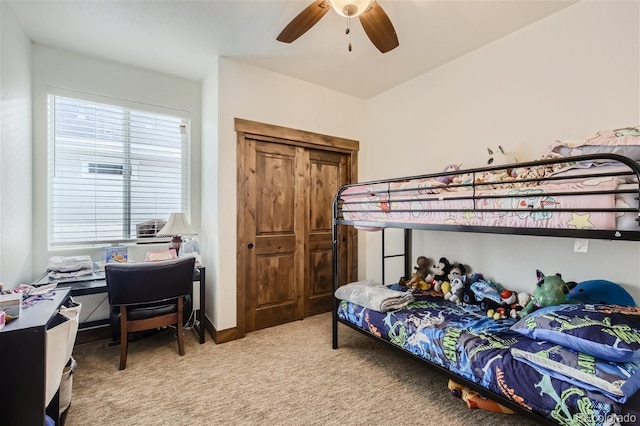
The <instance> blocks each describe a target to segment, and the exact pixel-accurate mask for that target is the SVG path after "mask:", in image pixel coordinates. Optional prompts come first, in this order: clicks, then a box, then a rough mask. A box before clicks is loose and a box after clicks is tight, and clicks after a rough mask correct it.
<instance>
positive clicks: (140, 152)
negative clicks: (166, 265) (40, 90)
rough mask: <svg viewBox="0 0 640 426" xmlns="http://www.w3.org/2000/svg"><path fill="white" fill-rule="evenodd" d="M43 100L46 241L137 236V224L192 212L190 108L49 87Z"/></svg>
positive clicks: (116, 239) (98, 241)
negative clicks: (46, 113)
mask: <svg viewBox="0 0 640 426" xmlns="http://www.w3.org/2000/svg"><path fill="white" fill-rule="evenodd" d="M48 107H49V212H48V213H49V214H48V217H49V245H50V246H51V247H55V246H68V245H87V244H89V245H91V244H105V243H116V242H127V241H134V240H136V238H137V231H136V225H141V224H142V223H143V222H146V223H148V221H149V220H153V219H165V220H166V219H167V218H168V217H169V215H170V214H171V213H172V212H186V213H187V215H188V214H189V193H190V191H189V186H190V185H189V175H190V174H189V116H188V113H185V112H183V111H175V110H170V109H163V108H159V107H155V106H150V105H145V104H137V103H133V102H129V101H122V100H117V99H111V98H101V97H97V96H93V95H88V94H84V93H76V92H70V91H66V90H64V91H63V90H61V89H53V88H50V90H49V102H48ZM138 228H140V226H139V227H138ZM159 228H161V226H160V227H159ZM159 228H158V230H159ZM146 237H147V238H148V235H146Z"/></svg>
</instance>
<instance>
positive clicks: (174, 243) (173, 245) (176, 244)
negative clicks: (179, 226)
mask: <svg viewBox="0 0 640 426" xmlns="http://www.w3.org/2000/svg"><path fill="white" fill-rule="evenodd" d="M181 245H182V237H181V236H179V235H174V236H173V238H172V239H171V242H170V243H169V250H171V249H174V250H175V251H176V256H177V255H178V253H180V246H181Z"/></svg>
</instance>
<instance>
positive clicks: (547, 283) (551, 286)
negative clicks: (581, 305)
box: [520, 270, 577, 317]
mask: <svg viewBox="0 0 640 426" xmlns="http://www.w3.org/2000/svg"><path fill="white" fill-rule="evenodd" d="M536 275H537V277H538V283H537V284H536V289H535V290H534V292H533V297H532V298H531V300H530V301H529V303H527V306H525V307H524V309H522V310H521V311H520V316H521V317H525V316H526V315H527V314H530V313H531V312H533V311H535V310H536V309H538V308H545V307H547V306H555V305H562V304H564V303H576V302H575V301H571V300H569V299H567V295H568V294H569V290H571V289H572V288H574V287H575V286H576V285H577V283H575V282H573V281H570V282H565V281H564V280H563V279H562V276H561V275H560V274H555V275H549V276H545V275H544V274H543V273H542V272H541V271H539V270H536Z"/></svg>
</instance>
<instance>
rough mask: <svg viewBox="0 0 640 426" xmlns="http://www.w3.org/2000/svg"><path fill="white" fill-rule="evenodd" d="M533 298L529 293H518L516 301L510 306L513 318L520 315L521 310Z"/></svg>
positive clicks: (510, 314) (510, 313)
mask: <svg viewBox="0 0 640 426" xmlns="http://www.w3.org/2000/svg"><path fill="white" fill-rule="evenodd" d="M530 300H531V295H530V294H529V293H525V292H520V293H518V294H517V295H516V302H515V303H512V304H511V305H510V306H509V312H508V314H509V316H510V317H511V318H518V317H519V316H520V311H521V310H523V309H524V307H525V306H527V303H529V301H530Z"/></svg>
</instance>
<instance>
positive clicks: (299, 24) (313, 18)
mask: <svg viewBox="0 0 640 426" xmlns="http://www.w3.org/2000/svg"><path fill="white" fill-rule="evenodd" d="M329 9H331V5H329V2H328V1H327V0H315V1H314V2H313V3H312V4H310V5H309V6H307V7H306V8H305V9H304V10H303V11H302V12H300V13H299V14H298V16H296V17H295V18H293V20H292V21H291V22H289V24H288V25H287V26H286V27H284V30H282V32H281V33H280V34H279V35H278V37H277V40H278V41H281V42H284V43H291V42H292V41H294V40H296V39H297V38H298V37H300V36H301V35H302V34H304V33H306V32H307V30H309V28H311V27H313V26H314V25H315V24H316V22H318V21H319V20H320V18H322V17H323V16H324V15H325V14H326V13H327V12H328V11H329Z"/></svg>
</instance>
